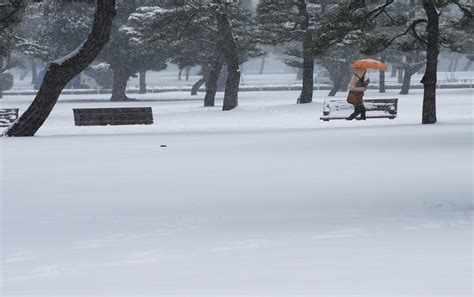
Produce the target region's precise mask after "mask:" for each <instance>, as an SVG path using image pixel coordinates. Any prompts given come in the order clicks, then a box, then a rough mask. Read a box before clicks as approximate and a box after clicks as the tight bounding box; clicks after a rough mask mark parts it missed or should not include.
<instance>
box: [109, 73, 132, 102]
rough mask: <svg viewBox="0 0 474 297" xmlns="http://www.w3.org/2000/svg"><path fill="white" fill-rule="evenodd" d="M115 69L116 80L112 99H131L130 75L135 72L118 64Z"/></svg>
mask: <svg viewBox="0 0 474 297" xmlns="http://www.w3.org/2000/svg"><path fill="white" fill-rule="evenodd" d="M113 71H114V81H113V85H112V96H111V97H110V101H127V100H130V98H128V96H127V93H126V91H127V83H128V79H129V78H130V76H132V75H133V73H130V72H129V71H128V69H125V68H122V67H120V65H117V66H116V67H115V68H113Z"/></svg>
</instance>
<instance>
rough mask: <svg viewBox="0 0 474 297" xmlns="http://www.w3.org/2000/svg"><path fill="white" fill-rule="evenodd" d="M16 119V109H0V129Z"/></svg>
mask: <svg viewBox="0 0 474 297" xmlns="http://www.w3.org/2000/svg"><path fill="white" fill-rule="evenodd" d="M16 119H18V108H0V127H8V126H10V124H11V123H13V122H14V121H16Z"/></svg>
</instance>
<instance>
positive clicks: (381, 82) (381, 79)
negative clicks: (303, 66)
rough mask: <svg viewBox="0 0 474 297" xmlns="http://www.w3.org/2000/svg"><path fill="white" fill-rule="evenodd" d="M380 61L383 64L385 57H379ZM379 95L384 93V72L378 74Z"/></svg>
mask: <svg viewBox="0 0 474 297" xmlns="http://www.w3.org/2000/svg"><path fill="white" fill-rule="evenodd" d="M380 61H381V62H383V63H385V56H381V57H380ZM379 93H385V70H380V72H379Z"/></svg>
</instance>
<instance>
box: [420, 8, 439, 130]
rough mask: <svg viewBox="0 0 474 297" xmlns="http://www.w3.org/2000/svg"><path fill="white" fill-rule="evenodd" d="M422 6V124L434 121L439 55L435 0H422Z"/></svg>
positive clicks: (437, 18) (437, 15)
mask: <svg viewBox="0 0 474 297" xmlns="http://www.w3.org/2000/svg"><path fill="white" fill-rule="evenodd" d="M423 8H424V9H425V11H426V15H427V16H428V24H427V27H426V32H427V33H428V38H427V39H428V44H427V50H426V58H427V59H426V71H425V75H424V76H423V79H422V80H421V83H422V84H423V85H424V94H423V116H422V123H423V124H434V123H436V120H437V119H436V83H437V80H438V77H437V71H438V55H439V14H438V10H437V9H436V1H435V0H423Z"/></svg>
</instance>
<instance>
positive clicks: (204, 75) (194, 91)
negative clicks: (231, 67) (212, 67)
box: [191, 63, 209, 96]
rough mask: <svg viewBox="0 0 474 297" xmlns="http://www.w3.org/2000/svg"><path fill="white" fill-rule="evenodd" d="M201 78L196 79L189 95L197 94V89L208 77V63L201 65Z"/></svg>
mask: <svg viewBox="0 0 474 297" xmlns="http://www.w3.org/2000/svg"><path fill="white" fill-rule="evenodd" d="M201 72H202V78H201V79H200V80H198V81H197V82H196V83H195V84H194V85H193V87H192V89H191V96H194V95H197V93H198V92H199V89H200V88H201V87H202V85H204V83H205V82H206V81H207V80H208V79H209V65H208V64H207V63H203V64H202V65H201Z"/></svg>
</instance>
